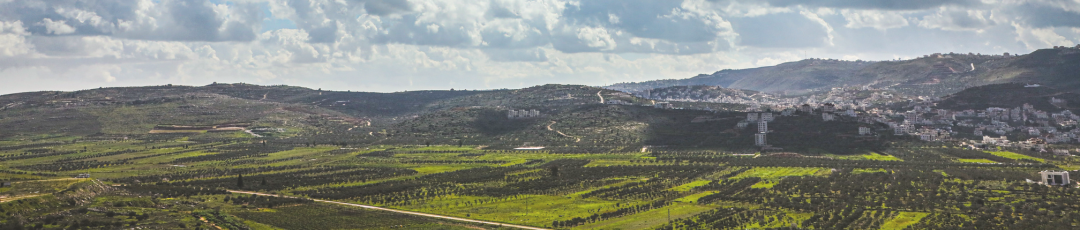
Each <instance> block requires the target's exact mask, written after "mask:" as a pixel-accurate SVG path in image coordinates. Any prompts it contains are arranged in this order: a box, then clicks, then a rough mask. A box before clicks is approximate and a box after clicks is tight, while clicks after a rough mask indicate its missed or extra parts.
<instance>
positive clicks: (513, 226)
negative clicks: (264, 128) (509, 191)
mask: <svg viewBox="0 0 1080 230" xmlns="http://www.w3.org/2000/svg"><path fill="white" fill-rule="evenodd" d="M228 191H229V192H231V193H243V194H252V195H259V196H275V197H284V198H296V197H291V196H282V195H275V194H267V193H259V192H249V191H239V190H228ZM311 200H312V201H315V202H323V203H329V204H338V205H347V206H353V207H359V208H366V209H374V210H381V211H388V212H396V213H403V214H409V215H416V216H425V217H431V218H439V219H447V220H456V221H464V222H472V223H481V224H490V225H498V226H503V227H512V228H520V229H532V230H547V229H546V228H537V227H529V226H523V225H514V224H504V223H498V222H489V221H482V220H473V219H465V218H458V217H452V216H442V215H435V214H428V213H422V212H411V211H404V210H397V209H389V208H383V207H375V206H368V205H362V204H352V203H345V202H337V201H329V200H318V199H311Z"/></svg>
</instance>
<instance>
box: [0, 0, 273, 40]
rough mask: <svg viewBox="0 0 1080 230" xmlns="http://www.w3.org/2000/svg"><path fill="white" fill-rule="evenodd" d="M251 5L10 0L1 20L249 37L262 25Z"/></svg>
mask: <svg viewBox="0 0 1080 230" xmlns="http://www.w3.org/2000/svg"><path fill="white" fill-rule="evenodd" d="M261 14H262V10H261V9H259V8H258V7H257V5H256V4H253V3H228V4H226V3H222V4H214V3H211V2H209V1H206V0H203V1H195V0H163V1H149V0H139V1H115V0H114V1H109V0H103V1H82V0H56V1H47V3H46V1H32V0H31V1H10V2H3V3H0V20H19V21H23V22H40V23H34V24H31V25H30V26H29V27H28V28H27V31H28V32H30V33H31V34H34V35H87V36H94V35H107V36H115V37H120V38H130V39H140V40H163V41H251V40H254V39H255V31H257V30H258V27H259V26H261V23H262V17H263V15H261Z"/></svg>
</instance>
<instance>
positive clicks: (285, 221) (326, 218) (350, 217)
mask: <svg viewBox="0 0 1080 230" xmlns="http://www.w3.org/2000/svg"><path fill="white" fill-rule="evenodd" d="M233 214H234V215H236V216H238V217H240V218H243V219H246V220H249V221H253V222H257V223H261V224H265V225H267V227H270V228H281V229H390V228H394V229H469V228H467V227H462V226H456V225H446V224H441V223H440V222H441V221H436V220H433V219H429V218H422V217H417V216H411V215H406V214H397V213H391V212H382V211H372V210H364V209H360V208H353V207H343V206H336V205H329V204H305V205H297V206H291V207H284V208H278V209H264V210H262V211H242V212H236V213H233Z"/></svg>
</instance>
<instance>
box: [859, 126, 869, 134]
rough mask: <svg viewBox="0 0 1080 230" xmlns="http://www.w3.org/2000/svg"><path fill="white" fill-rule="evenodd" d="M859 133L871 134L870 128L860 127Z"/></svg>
mask: <svg viewBox="0 0 1080 230" xmlns="http://www.w3.org/2000/svg"><path fill="white" fill-rule="evenodd" d="M859 135H870V128H867V127H859Z"/></svg>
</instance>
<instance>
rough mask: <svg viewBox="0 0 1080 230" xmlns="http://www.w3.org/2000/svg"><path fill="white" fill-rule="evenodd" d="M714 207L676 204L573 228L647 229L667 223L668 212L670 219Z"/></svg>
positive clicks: (684, 216)
mask: <svg viewBox="0 0 1080 230" xmlns="http://www.w3.org/2000/svg"><path fill="white" fill-rule="evenodd" d="M714 208H715V207H710V206H703V205H693V204H676V205H671V206H668V207H665V208H661V209H654V210H650V211H648V212H643V213H638V214H634V215H629V216H624V217H620V218H616V219H611V220H606V221H601V222H596V223H591V224H586V225H582V226H579V227H576V228H575V229H647V228H649V227H653V226H658V225H661V224H664V223H667V222H668V220H669V219H668V214H670V217H671V219H673V220H674V219H680V218H687V217H691V216H694V215H696V214H698V213H701V212H705V211H708V210H712V209H714Z"/></svg>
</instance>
